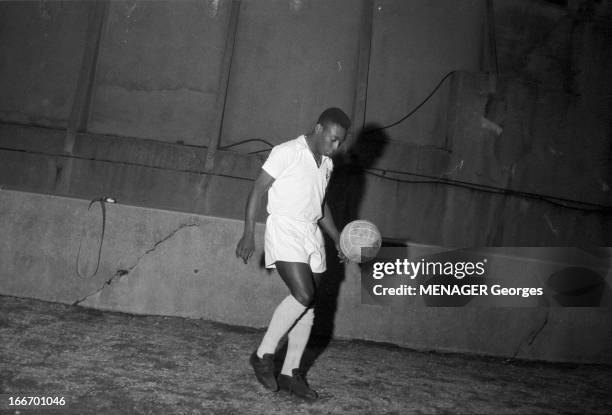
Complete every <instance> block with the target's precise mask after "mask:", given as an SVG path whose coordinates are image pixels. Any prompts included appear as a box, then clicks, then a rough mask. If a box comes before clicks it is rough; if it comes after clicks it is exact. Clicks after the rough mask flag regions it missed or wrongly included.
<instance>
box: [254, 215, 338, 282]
mask: <svg viewBox="0 0 612 415" xmlns="http://www.w3.org/2000/svg"><path fill="white" fill-rule="evenodd" d="M264 245H265V258H266V268H276V266H275V265H274V263H275V262H276V261H287V262H303V263H306V264H308V265H310V269H311V270H312V272H314V273H321V272H324V271H325V270H326V264H325V243H324V241H323V233H322V232H321V229H320V228H319V225H318V224H317V223H311V222H300V221H298V220H295V219H292V218H289V217H287V216H278V215H269V216H268V219H267V220H266V233H265V244H264Z"/></svg>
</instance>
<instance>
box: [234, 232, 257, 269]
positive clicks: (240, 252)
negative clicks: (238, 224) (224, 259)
mask: <svg viewBox="0 0 612 415" xmlns="http://www.w3.org/2000/svg"><path fill="white" fill-rule="evenodd" d="M253 251H255V238H254V237H253V235H242V238H240V241H239V242H238V245H237V246H236V257H238V258H242V260H243V261H244V263H245V264H246V263H247V262H248V261H249V258H250V257H251V255H253Z"/></svg>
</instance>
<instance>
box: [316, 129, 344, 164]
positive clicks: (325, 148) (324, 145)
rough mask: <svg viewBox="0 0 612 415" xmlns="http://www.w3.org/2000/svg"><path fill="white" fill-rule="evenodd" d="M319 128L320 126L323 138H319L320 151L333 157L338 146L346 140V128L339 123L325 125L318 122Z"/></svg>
mask: <svg viewBox="0 0 612 415" xmlns="http://www.w3.org/2000/svg"><path fill="white" fill-rule="evenodd" d="M317 128H320V131H321V134H320V137H321V139H320V140H319V146H318V147H319V148H318V151H319V153H321V154H323V155H325V156H328V157H331V156H333V155H334V153H335V152H336V151H337V150H338V147H340V145H341V144H342V142H344V139H345V137H346V129H344V128H343V127H341V126H340V125H338V124H332V123H328V124H326V125H325V126H321V124H317Z"/></svg>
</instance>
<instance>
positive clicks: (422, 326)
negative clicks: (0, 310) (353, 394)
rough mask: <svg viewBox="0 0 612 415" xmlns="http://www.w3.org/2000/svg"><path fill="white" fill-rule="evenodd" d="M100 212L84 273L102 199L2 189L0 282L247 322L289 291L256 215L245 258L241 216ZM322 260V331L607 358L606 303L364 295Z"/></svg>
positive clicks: (2, 286) (7, 289)
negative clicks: (383, 301)
mask: <svg viewBox="0 0 612 415" xmlns="http://www.w3.org/2000/svg"><path fill="white" fill-rule="evenodd" d="M106 215H107V216H106V228H105V237H104V240H103V245H102V253H101V256H100V266H99V270H98V272H97V274H96V275H93V276H92V274H93V273H94V270H95V267H96V263H97V258H98V256H97V254H98V246H99V245H98V244H99V240H100V239H99V238H100V235H101V209H100V205H99V204H97V203H96V204H94V205H93V206H92V207H91V209H89V210H88V203H87V202H86V201H84V200H79V199H70V198H63V197H57V196H45V195H41V194H32V193H24V192H15V191H8V190H4V191H1V192H0V232H1V233H2V234H3V235H4V237H3V238H2V240H1V242H0V243H1V245H0V248H1V249H0V264H2V267H1V271H0V272H1V274H0V276H1V278H0V293H1V294H4V295H14V296H22V297H30V298H38V299H44V300H49V301H58V302H63V303H68V304H79V305H83V306H88V307H95V308H99V309H106V310H114V311H125V312H132V313H143V314H164V315H178V316H186V317H194V318H206V319H212V320H216V321H220V322H225V323H230V324H238V325H245V326H252V327H264V326H265V325H266V324H267V322H268V319H269V317H270V314H271V312H272V311H273V310H274V308H275V307H276V305H277V303H278V302H279V301H280V300H281V299H282V298H283V297H284V296H285V295H286V288H284V286H283V283H282V282H281V281H280V279H279V278H278V277H277V275H276V274H274V273H269V272H268V271H266V270H265V269H264V268H262V265H261V262H260V259H261V256H262V242H263V241H262V239H263V234H262V231H263V228H262V226H258V227H257V236H256V242H257V250H256V252H255V253H254V256H253V260H252V261H251V262H250V263H249V264H248V265H244V264H243V263H242V261H240V260H237V259H236V258H235V255H234V248H235V243H236V241H237V239H238V237H239V235H240V232H241V223H240V221H236V220H228V219H220V218H214V217H209V216H202V215H195V214H186V213H177V212H170V211H163V210H158V209H146V208H139V207H132V206H124V205H121V204H119V205H107V211H106ZM79 248H80V256H79V257H78V263H77V255H78V254H79ZM505 260H506V261H507V260H508V259H505ZM512 262H513V263H514V266H509V265H508V264H505V265H503V266H501V267H500V270H502V272H505V273H507V275H501V274H500V275H496V276H495V277H496V278H497V279H501V280H503V279H508V278H509V279H510V280H513V277H514V276H513V275H510V274H512V273H514V271H516V270H518V269H523V270H524V275H523V277H524V278H527V276H528V275H527V274H530V273H531V272H532V271H535V270H537V267H536V268H533V266H530V265H529V263H530V262H529V259H527V260H526V261H525V260H521V258H514V259H513V260H512ZM77 269H78V272H79V273H80V274H81V276H79V275H78V274H77ZM329 271H330V272H328V273H327V274H326V279H325V282H324V285H323V288H322V290H321V291H322V301H321V304H320V306H319V307H318V309H317V310H318V312H317V320H315V325H316V327H317V332H318V333H319V334H322V335H326V334H327V335H329V334H331V333H333V335H334V336H335V337H338V338H356V339H366V340H376V341H385V342H392V343H396V344H399V345H403V346H408V347H412V348H415V349H419V350H437V351H452V352H468V353H480V354H488V355H495V356H504V357H518V358H526V359H543V360H552V361H570V362H599V363H612V353H611V351H612V335H611V334H612V333H611V332H610V325H609V320H610V317H612V315H611V312H610V309H606V308H560V307H550V308H549V307H541V308H540V307H534V308H489V307H487V308H480V307H460V308H438V307H428V308H426V307H415V306H414V305H413V304H410V303H409V302H406V301H404V300H405V299H397V301H394V302H393V303H392V304H391V305H390V306H388V307H383V306H376V305H367V304H362V303H361V284H360V280H359V271H358V268H357V266H356V265H354V264H353V265H351V266H349V267H348V268H347V269H346V270H344V271H343V270H342V268H338V267H337V266H333V267H330V270H329ZM609 278H610V276H608V279H609Z"/></svg>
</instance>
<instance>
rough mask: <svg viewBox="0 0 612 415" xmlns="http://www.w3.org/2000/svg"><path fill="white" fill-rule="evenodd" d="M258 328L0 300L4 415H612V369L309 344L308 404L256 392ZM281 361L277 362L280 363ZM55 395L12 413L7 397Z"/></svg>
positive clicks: (0, 389) (367, 345)
mask: <svg viewBox="0 0 612 415" xmlns="http://www.w3.org/2000/svg"><path fill="white" fill-rule="evenodd" d="M262 335H263V332H262V331H261V330H254V329H245V328H237V327H230V326H225V325H221V324H217V323H212V322H209V321H203V320H193V319H185V318H178V317H160V316H135V315H129V314H122V313H114V312H101V311H97V310H91V309H85V308H81V307H75V306H67V305H63V304H56V303H48V302H42V301H36V300H31V299H23V298H15V297H6V296H0V373H1V378H0V394H1V395H0V396H1V398H2V400H3V402H1V404H0V410H1V411H2V413H12V414H17V413H19V414H30V413H62V414H63V413H68V414H123V413H130V414H131V413H142V414H147V413H152V414H199V413H204V414H207V413H211V414H293V413H303V414H410V413H413V414H460V413H466V414H468V413H469V414H475V413H480V414H504V413H505V414H536V413H537V414H540V413H551V414H559V413H579V414H594V413H600V414H610V413H612V397H611V389H610V388H611V387H610V385H612V368H611V367H609V366H600V365H568V364H550V363H533V362H530V363H528V362H513V363H505V362H504V361H503V360H501V359H494V358H483V357H475V356H463V355H449V354H437V353H423V352H416V351H412V350H407V349H402V348H399V347H394V346H388V345H380V344H375V343H367V342H357V341H332V342H329V343H328V344H325V345H320V344H319V345H317V344H316V342H314V343H313V344H311V345H310V346H309V349H308V352H307V353H308V354H307V355H306V356H305V359H304V360H305V363H306V366H307V367H308V368H309V370H308V375H307V378H308V380H309V382H310V384H311V386H312V387H313V388H314V389H316V390H317V391H318V392H319V394H320V399H319V400H318V401H317V402H314V403H307V402H302V401H300V400H299V399H297V398H295V397H289V396H286V395H282V394H279V393H274V392H269V391H266V390H265V389H263V387H261V386H260V385H259V384H258V383H257V381H256V380H255V378H254V376H253V375H252V373H251V368H250V366H249V364H248V356H249V354H250V353H251V352H252V351H253V349H254V348H255V347H256V345H257V344H258V342H259V340H260V338H261V336H262ZM279 363H280V362H279ZM24 395H27V396H30V395H33V396H63V397H65V399H66V403H67V404H66V406H64V407H62V408H58V409H56V410H55V409H53V408H52V407H29V408H23V407H22V408H15V407H9V406H8V399H9V398H10V397H11V396H24Z"/></svg>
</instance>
